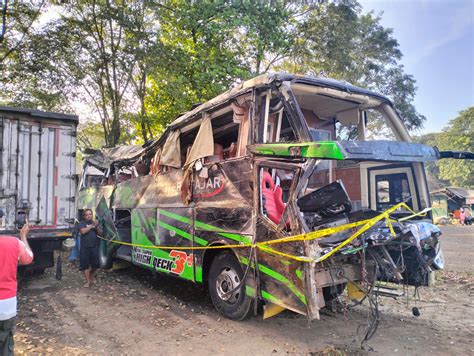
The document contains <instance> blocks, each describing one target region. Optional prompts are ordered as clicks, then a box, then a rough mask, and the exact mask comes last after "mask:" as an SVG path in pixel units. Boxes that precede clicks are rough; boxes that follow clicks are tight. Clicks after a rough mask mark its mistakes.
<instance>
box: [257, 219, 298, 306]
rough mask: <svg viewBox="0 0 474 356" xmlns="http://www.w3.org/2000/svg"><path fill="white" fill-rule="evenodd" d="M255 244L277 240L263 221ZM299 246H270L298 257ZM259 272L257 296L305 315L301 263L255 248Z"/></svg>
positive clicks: (275, 232)
mask: <svg viewBox="0 0 474 356" xmlns="http://www.w3.org/2000/svg"><path fill="white" fill-rule="evenodd" d="M257 237H258V242H263V241H268V240H273V239H277V238H280V237H283V236H280V235H279V234H278V233H277V231H274V230H273V229H271V228H270V227H269V226H268V225H267V224H266V223H265V222H264V221H263V219H261V218H259V219H258V223H257ZM300 244H301V243H299V242H295V243H291V244H290V243H285V244H280V245H270V246H269V247H271V248H273V249H275V250H277V251H280V252H284V253H287V254H290V255H300V254H299V253H298V252H297V251H298V248H297V247H298V246H299V245H300ZM257 257H258V270H259V277H260V296H261V297H262V299H264V300H266V301H268V302H271V303H274V304H278V305H280V306H282V307H284V308H286V309H290V310H293V311H295V312H297V313H300V314H304V315H306V314H307V300H306V293H305V287H304V283H303V278H304V272H303V271H304V266H303V262H299V261H294V260H291V259H288V258H285V257H281V256H278V255H275V254H271V253H268V252H266V251H263V250H261V249H257Z"/></svg>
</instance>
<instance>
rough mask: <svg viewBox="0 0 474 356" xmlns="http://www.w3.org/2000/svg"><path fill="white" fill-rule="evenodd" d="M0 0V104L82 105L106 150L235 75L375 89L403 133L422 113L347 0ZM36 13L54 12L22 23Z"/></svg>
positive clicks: (368, 19) (385, 42)
mask: <svg viewBox="0 0 474 356" xmlns="http://www.w3.org/2000/svg"><path fill="white" fill-rule="evenodd" d="M9 3H10V4H14V6H16V10H15V13H8V16H7V17H9V18H11V19H10V20H9V21H10V23H11V25H12V26H11V28H12V29H13V28H14V29H15V30H14V31H13V32H10V33H7V36H5V37H4V39H3V40H1V41H0V50H2V51H3V53H4V54H5V53H7V52H8V55H7V56H4V58H5V59H4V60H3V61H2V62H3V63H2V62H0V65H3V66H4V68H5V70H4V71H2V75H1V83H2V86H3V88H4V90H3V92H2V97H0V100H2V101H9V104H10V105H21V106H28V107H38V108H41V109H45V110H56V111H70V108H71V107H77V106H81V107H84V106H88V107H90V110H92V111H93V112H94V113H95V115H96V117H97V121H100V125H101V131H102V132H103V135H104V145H106V146H115V145H117V144H119V143H130V142H133V143H140V142H145V141H147V140H149V139H150V138H153V137H156V135H158V134H159V133H161V132H162V131H163V130H164V128H165V127H166V125H167V124H169V123H170V121H172V120H173V119H174V118H175V117H176V116H178V115H179V114H180V113H182V112H184V111H187V110H189V109H190V108H191V107H192V105H194V104H196V103H199V102H205V101H207V100H209V99H211V98H212V97H214V96H216V95H218V94H219V93H221V92H222V91H224V90H226V89H228V88H229V86H230V85H231V84H232V83H233V82H235V81H236V80H245V79H248V78H250V77H252V76H254V75H256V74H259V73H264V72H267V71H269V70H279V69H285V70H288V71H290V72H297V73H303V74H319V73H321V72H323V73H325V74H326V75H327V76H329V77H333V78H336V79H342V80H347V81H349V82H351V83H354V84H356V85H361V86H363V87H367V88H370V89H374V90H377V91H379V92H382V93H383V94H386V95H388V96H389V97H391V98H392V99H393V100H394V102H395V105H396V107H397V108H398V109H399V110H400V111H401V113H402V116H403V118H404V119H405V121H406V123H407V126H408V127H409V128H410V129H414V128H416V127H419V126H420V125H421V124H422V123H423V121H424V120H425V118H424V117H423V116H422V115H420V114H419V113H418V112H417V111H416V109H415V108H414V106H413V98H414V95H415V92H416V87H415V80H414V79H413V77H412V76H410V75H407V74H405V73H404V69H403V67H402V66H400V65H399V63H398V62H399V60H400V58H401V56H402V54H401V52H400V50H399V48H398V43H397V41H396V40H395V39H394V38H393V36H392V30H390V29H386V28H384V27H382V26H381V24H380V18H379V17H377V16H375V15H374V14H373V13H369V14H365V15H364V14H362V12H361V7H360V5H359V3H358V2H357V1H356V0H341V1H337V2H332V1H318V2H315V3H314V4H310V5H304V4H299V3H294V2H286V1H255V2H247V1H231V0H215V1H187V0H166V1H156V0H150V1H139V0H132V1H127V2H125V1H123V0H81V1H74V2H57V1H53V0H49V1H48V0H47V1H42V0H41V1H40V0H35V1H33V2H22V1H15V2H11V1H10V2H9ZM48 9H54V11H53V12H56V14H57V16H56V17H53V20H52V21H50V22H44V21H43V22H40V24H39V25H38V26H36V27H34V29H33V28H32V27H31V23H33V22H34V20H35V19H37V18H38V14H39V15H41V12H42V11H46V10H48ZM40 10H41V11H40ZM28 24H30V25H28ZM23 34H25V36H23ZM20 49H21V50H20ZM1 53H2V52H0V55H1ZM94 125H95V124H94ZM91 144H92V143H91Z"/></svg>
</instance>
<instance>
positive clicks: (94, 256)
mask: <svg viewBox="0 0 474 356" xmlns="http://www.w3.org/2000/svg"><path fill="white" fill-rule="evenodd" d="M82 217H83V218H84V219H83V220H82V221H81V222H80V223H79V232H80V234H81V247H80V250H79V261H80V270H81V271H84V275H85V277H86V284H84V287H86V288H89V287H90V286H91V284H92V282H93V281H94V272H95V271H96V270H97V269H98V268H99V239H98V237H97V233H99V234H100V233H101V232H100V229H99V222H98V221H97V220H96V221H94V220H93V219H92V210H90V209H86V210H84V212H83V214H82Z"/></svg>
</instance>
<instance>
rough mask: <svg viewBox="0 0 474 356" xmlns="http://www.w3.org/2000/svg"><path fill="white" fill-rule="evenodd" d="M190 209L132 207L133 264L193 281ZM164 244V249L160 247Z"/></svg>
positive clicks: (191, 212)
mask: <svg viewBox="0 0 474 356" xmlns="http://www.w3.org/2000/svg"><path fill="white" fill-rule="evenodd" d="M192 214H193V211H192V209H191V208H175V207H170V208H159V209H157V208H138V209H134V210H132V215H131V220H132V243H133V244H134V245H135V246H134V247H133V251H132V263H134V264H136V265H139V266H142V267H146V268H149V269H152V270H154V271H156V272H162V273H167V274H170V275H172V276H175V277H181V278H183V279H187V280H191V281H194V280H195V278H194V257H193V252H192V251H190V250H187V249H186V247H191V246H192V243H193V239H192V236H193V225H192ZM160 247H164V248H160Z"/></svg>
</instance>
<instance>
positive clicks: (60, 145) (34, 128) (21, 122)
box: [0, 112, 76, 230]
mask: <svg viewBox="0 0 474 356" xmlns="http://www.w3.org/2000/svg"><path fill="white" fill-rule="evenodd" d="M75 133H76V123H75V122H72V121H71V122H67V121H64V120H53V119H49V118H33V117H29V116H28V115H21V114H18V115H11V114H10V115H9V114H2V113H1V112H0V149H1V164H0V167H1V171H0V208H2V209H3V210H4V211H5V213H6V219H5V220H4V222H3V224H4V225H3V228H4V229H6V230H10V229H13V228H14V224H15V220H16V213H17V211H27V212H28V216H29V219H30V223H31V225H33V226H34V227H37V228H53V229H55V228H67V227H69V226H70V222H72V219H74V217H75V208H74V196H75V179H74V174H75V173H76V161H75V151H76V145H75Z"/></svg>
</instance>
